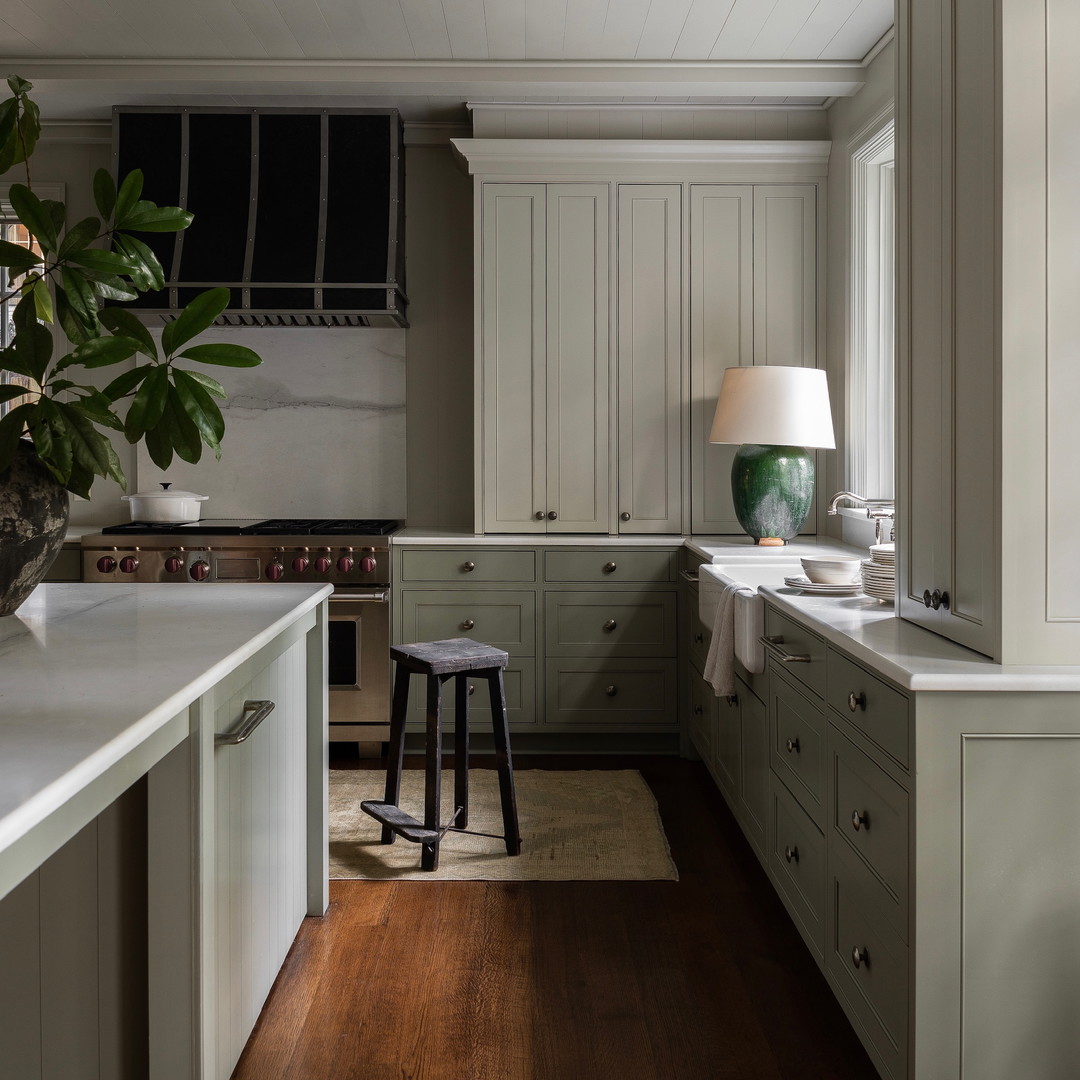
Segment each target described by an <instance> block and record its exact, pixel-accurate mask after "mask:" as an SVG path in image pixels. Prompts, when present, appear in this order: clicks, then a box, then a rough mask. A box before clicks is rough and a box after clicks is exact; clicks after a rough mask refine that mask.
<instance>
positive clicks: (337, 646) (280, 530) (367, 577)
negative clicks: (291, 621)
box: [82, 518, 400, 746]
mask: <svg viewBox="0 0 1080 1080" xmlns="http://www.w3.org/2000/svg"><path fill="white" fill-rule="evenodd" d="M399 524H400V523H399V522H397V521H389V520H384V519H362V520H353V519H320V518H293V519H278V518H271V519H267V520H247V519H239V518H219V519H214V518H210V519H206V520H203V521H196V522H192V523H191V524H184V525H178V524H173V523H168V524H166V523H154V524H147V523H142V522H129V523H125V524H123V525H113V526H110V527H109V528H106V529H102V531H101V533H100V534H98V535H93V536H85V537H83V539H82V549H83V551H82V562H83V581H123V582H176V583H177V584H187V585H190V586H194V585H213V584H215V583H217V582H227V583H229V584H231V585H235V584H240V583H244V582H250V583H252V584H256V583H274V582H281V581H286V582H304V581H306V582H312V583H316V582H321V583H328V584H331V585H333V586H334V592H333V594H332V595H331V597H330V628H329V638H330V641H329V650H328V651H329V657H330V661H329V667H330V672H329V675H330V738H331V739H332V740H335V741H356V742H359V743H361V745H362V746H370V744H375V745H378V744H380V743H383V742H386V741H387V740H388V739H389V737H390V728H389V717H390V691H389V688H390V652H389V650H390V534H391V533H393V532H394V531H395V530H396V529H397V528H398V526H399Z"/></svg>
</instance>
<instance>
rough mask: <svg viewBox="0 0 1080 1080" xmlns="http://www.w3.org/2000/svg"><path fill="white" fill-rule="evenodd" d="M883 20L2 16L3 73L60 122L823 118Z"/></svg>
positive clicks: (413, 11)
mask: <svg viewBox="0 0 1080 1080" xmlns="http://www.w3.org/2000/svg"><path fill="white" fill-rule="evenodd" d="M892 20H893V0H3V3H2V4H0V62H2V63H3V65H4V67H5V69H6V70H8V71H15V70H17V71H19V72H20V73H21V74H24V75H25V76H26V77H28V78H31V79H33V80H34V81H35V83H36V84H38V87H39V90H40V91H41V92H42V93H44V94H48V95H54V97H53V98H52V104H53V105H58V104H60V105H63V108H64V110H65V115H77V114H78V113H79V111H80V110H82V111H83V112H85V111H86V110H88V109H94V108H96V107H97V101H98V98H99V97H100V96H102V95H104V97H106V98H109V99H110V100H112V101H116V100H120V99H124V100H130V98H131V96H132V95H134V96H135V97H136V98H138V99H139V100H142V99H143V98H145V97H147V96H148V95H150V94H153V93H154V92H155V91H156V92H157V94H158V96H159V97H160V96H161V95H162V94H164V95H167V96H175V95H176V94H180V95H181V96H186V97H187V98H188V99H190V98H191V96H192V95H200V96H207V95H210V96H219V95H223V94H224V95H231V96H235V95H237V94H241V95H245V96H247V95H252V94H254V95H256V96H265V95H266V94H267V93H268V92H272V93H275V94H276V95H277V96H281V95H285V96H289V95H293V96H305V97H307V98H308V99H309V101H310V98H311V97H312V96H313V95H314V96H333V95H335V94H347V95H350V96H352V97H355V94H357V93H359V92H362V93H364V94H365V95H367V96H372V97H374V96H380V95H382V96H391V97H400V96H402V95H405V96H411V97H415V98H418V99H425V100H429V99H430V104H429V105H426V106H420V107H421V109H424V108H427V109H429V110H430V109H436V110H437V108H438V102H440V101H445V100H446V99H456V100H457V102H460V101H462V100H464V99H465V98H467V97H479V98H486V99H488V100H491V99H492V98H495V99H498V100H503V99H514V98H518V99H522V98H524V99H538V98H546V99H549V100H550V99H552V98H559V97H561V98H567V97H572V98H575V99H577V98H581V97H586V98H589V99H592V100H595V99H597V98H605V99H608V100H628V99H633V100H654V99H656V98H665V99H675V100H682V101H686V100H687V99H694V100H702V99H704V100H707V101H730V100H732V99H734V98H739V97H741V98H744V99H745V98H759V99H760V98H762V97H768V98H772V99H775V100H777V101H783V100H785V99H787V98H791V97H800V96H801V97H804V98H809V99H811V100H816V101H820V100H821V99H822V98H823V97H826V96H830V95H832V94H835V93H852V92H854V88H852V87H854V84H855V83H857V82H858V79H857V72H858V65H859V64H860V62H861V61H862V60H863V58H864V57H865V56H866V55H867V54H868V53H870V52H871V50H872V49H873V48H874V46H875V44H876V43H877V42H878V41H879V40H880V39H881V38H882V36H883V35H884V34H885V33H886V32H887V31H888V30H889V28H890V27H891V25H892ZM148 62H149V63H148ZM845 87H847V88H846V89H845ZM855 88H857V87H855ZM477 91H479V93H477ZM88 95H89V96H88ZM43 104H44V102H43ZM417 104H418V105H419V102H418V103H417ZM54 115H56V114H55V112H54Z"/></svg>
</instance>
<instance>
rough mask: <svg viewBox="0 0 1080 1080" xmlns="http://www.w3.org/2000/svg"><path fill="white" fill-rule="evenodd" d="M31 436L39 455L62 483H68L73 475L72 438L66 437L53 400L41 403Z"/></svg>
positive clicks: (31, 429) (31, 427)
mask: <svg viewBox="0 0 1080 1080" xmlns="http://www.w3.org/2000/svg"><path fill="white" fill-rule="evenodd" d="M30 437H31V438H32V439H33V440H34V449H35V450H37V453H38V457H39V458H41V460H42V461H43V462H44V463H45V465H46V467H47V468H48V470H49V471H50V472H51V473H52V474H53V476H55V477H56V479H57V480H58V481H59V482H60V483H61V484H66V483H67V482H68V479H69V478H70V476H71V463H72V452H71V440H70V439H69V438H67V437H66V432H65V430H64V427H63V424H62V423H60V422H59V410H58V409H57V407H56V405H55V404H54V403H53V402H51V401H47V400H43V401H41V402H40V403H39V406H38V415H37V417H36V423H32V424H31V426H30Z"/></svg>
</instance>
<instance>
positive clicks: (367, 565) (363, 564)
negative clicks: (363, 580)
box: [360, 555, 375, 574]
mask: <svg viewBox="0 0 1080 1080" xmlns="http://www.w3.org/2000/svg"><path fill="white" fill-rule="evenodd" d="M360 569H361V570H362V571H363V572H364V573H365V574H373V573H375V556H374V555H365V556H364V557H363V558H362V559H361V560H360Z"/></svg>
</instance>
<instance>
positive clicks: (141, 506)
mask: <svg viewBox="0 0 1080 1080" xmlns="http://www.w3.org/2000/svg"><path fill="white" fill-rule="evenodd" d="M171 489H172V484H162V485H161V490H160V491H139V492H136V494H134V495H124V496H123V499H124V501H125V502H126V503H127V504H128V506H129V507H130V508H131V520H132V521H172V522H180V523H183V522H186V521H198V520H199V517H200V515H201V513H202V506H201V505H200V504H202V503H204V502H206V500H207V499H209V498H210V496H209V495H196V494H195V492H193V491H173V490H171Z"/></svg>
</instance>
